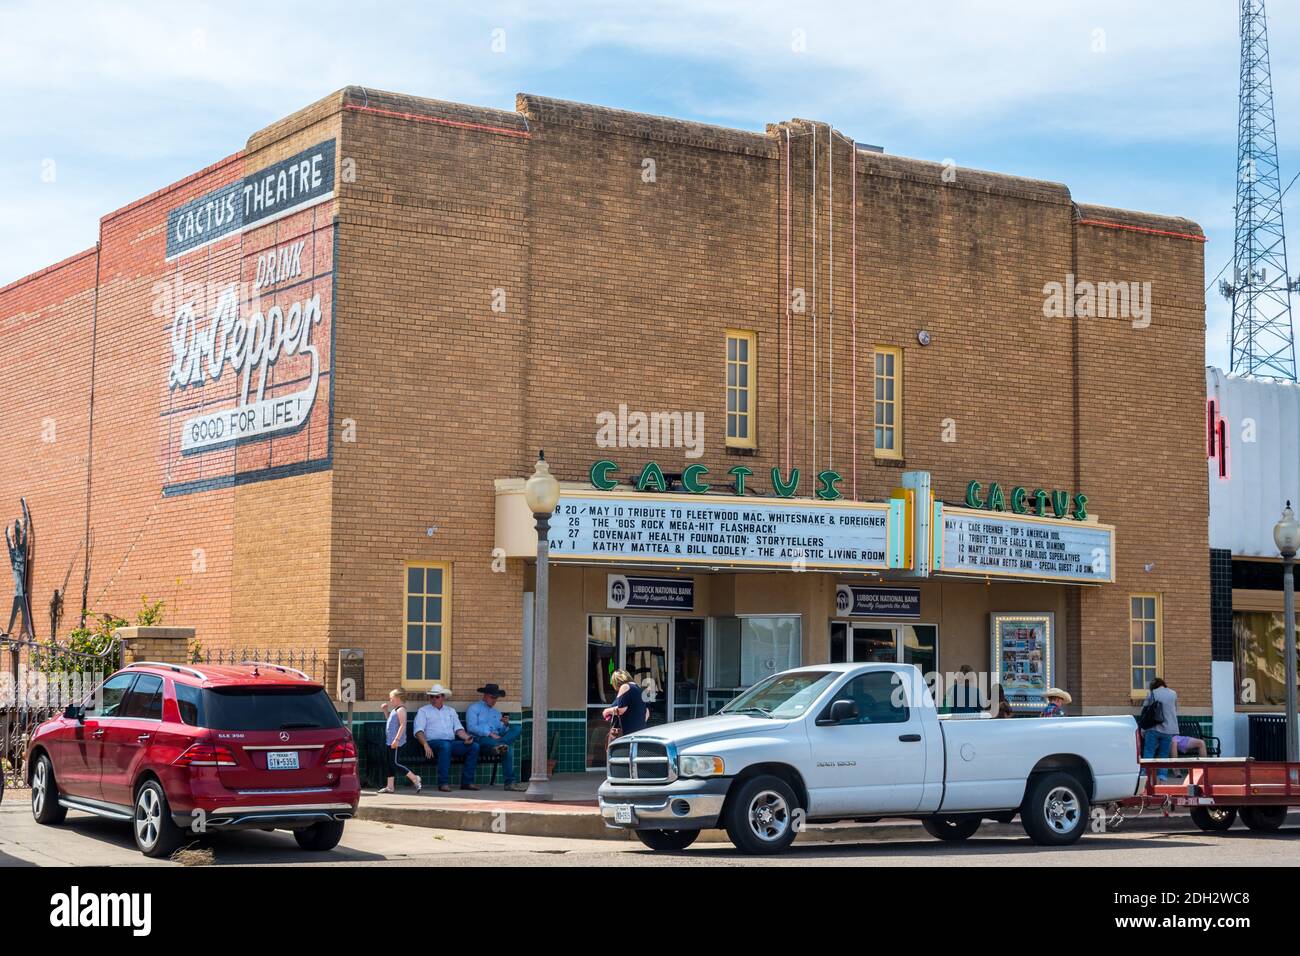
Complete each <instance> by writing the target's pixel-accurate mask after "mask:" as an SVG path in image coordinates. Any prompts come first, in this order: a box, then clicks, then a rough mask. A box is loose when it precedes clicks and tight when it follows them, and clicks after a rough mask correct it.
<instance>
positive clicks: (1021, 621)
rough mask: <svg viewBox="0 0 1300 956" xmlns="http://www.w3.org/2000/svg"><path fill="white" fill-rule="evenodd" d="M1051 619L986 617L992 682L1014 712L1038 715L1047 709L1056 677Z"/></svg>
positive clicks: (1046, 616)
mask: <svg viewBox="0 0 1300 956" xmlns="http://www.w3.org/2000/svg"><path fill="white" fill-rule="evenodd" d="M1053 617H1054V615H1052V614H1050V613H1044V614H1024V613H1002V612H995V613H993V614H991V615H989V630H990V632H991V636H992V639H993V669H994V675H993V677H994V683H997V684H1000V685H1001V687H1002V692H1003V693H1004V694H1006V697H1007V703H1009V704H1010V705H1011V709H1012V710H1013V711H1016V712H1030V711H1033V712H1037V711H1040V710H1042V709H1043V708H1044V707H1046V706H1047V689H1048V688H1049V687H1051V686H1052V680H1053V679H1054V676H1055V675H1054V673H1053V662H1052V623H1053Z"/></svg>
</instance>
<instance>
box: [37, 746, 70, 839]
mask: <svg viewBox="0 0 1300 956" xmlns="http://www.w3.org/2000/svg"><path fill="white" fill-rule="evenodd" d="M67 815H68V809H67V807H65V806H63V805H62V804H61V803H59V784H58V781H56V780H55V779H54V764H52V763H50V758H49V757H47V756H45V754H41V755H40V756H39V757H37V758H36V766H35V767H33V768H32V816H33V817H34V818H35V820H36V822H37V823H46V824H50V823H62V822H63V819H64V817H66V816H67Z"/></svg>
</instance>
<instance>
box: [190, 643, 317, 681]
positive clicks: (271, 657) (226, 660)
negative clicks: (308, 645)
mask: <svg viewBox="0 0 1300 956" xmlns="http://www.w3.org/2000/svg"><path fill="white" fill-rule="evenodd" d="M246 661H258V662H260V663H263V664H274V665H276V666H277V667H292V668H293V669H294V670H300V671H302V672H303V673H304V674H306V675H307V676H308V677H310V678H311V679H312V680H315V681H320V682H321V683H325V658H324V657H322V656H320V655H319V654H318V653H317V652H316V651H314V650H312V651H304V650H294V649H293V648H256V647H242V648H241V647H217V648H203V649H202V650H200V651H199V652H198V653H196V654H191V655H190V659H189V661H188V662H187V663H190V664H193V665H194V666H195V667H201V666H202V665H204V664H210V665H216V666H221V665H223V664H241V663H244V662H246Z"/></svg>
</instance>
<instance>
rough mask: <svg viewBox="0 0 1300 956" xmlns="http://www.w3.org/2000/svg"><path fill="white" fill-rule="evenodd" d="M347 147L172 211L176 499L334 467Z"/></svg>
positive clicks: (170, 392)
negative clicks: (341, 183)
mask: <svg viewBox="0 0 1300 956" xmlns="http://www.w3.org/2000/svg"><path fill="white" fill-rule="evenodd" d="M334 175H335V143H334V140H332V139H331V140H326V141H324V142H322V143H318V144H317V145H316V146H313V147H311V148H309V149H306V150H303V151H301V152H299V153H297V154H295V155H293V156H290V157H289V158H287V159H284V160H281V161H279V162H277V163H274V164H272V165H270V166H266V167H263V168H260V169H257V170H254V171H249V172H246V173H245V174H244V175H243V176H242V177H241V178H238V179H235V180H234V181H233V182H230V183H228V184H226V185H224V186H220V187H218V188H217V189H215V190H211V191H209V192H207V193H205V194H204V195H201V196H199V197H197V198H195V199H191V200H189V201H188V202H186V203H184V204H182V205H180V206H177V207H175V208H173V209H170V210H169V211H168V212H167V240H166V250H165V261H166V262H167V263H169V264H170V267H171V268H172V269H174V272H173V273H172V275H171V276H170V277H169V280H168V281H167V282H162V283H159V284H158V285H157V286H156V287H155V289H156V291H158V292H159V294H160V295H162V294H166V295H167V296H168V302H169V308H167V309H165V310H164V311H163V314H164V315H167V316H168V317H169V319H170V324H169V326H168V327H167V332H166V335H167V339H166V355H167V359H166V369H165V374H166V393H165V400H164V408H163V416H162V417H163V421H164V423H165V426H166V431H165V437H164V446H163V449H162V457H163V460H164V482H163V490H164V493H165V494H168V495H174V494H184V493H187V492H192V491H204V490H207V489H209V488H213V487H219V486H222V485H229V484H234V483H245V482H249V481H260V480H265V479H267V478H275V477H281V476H285V475H290V474H299V473H302V472H303V471H304V470H314V469H321V468H328V467H329V465H330V438H329V426H330V408H329V395H330V378H331V374H332V358H333V355H332V352H333V349H332V341H333V321H332V312H333V292H334V283H333V275H334V230H335V226H334V205H333V202H332V199H333V196H334Z"/></svg>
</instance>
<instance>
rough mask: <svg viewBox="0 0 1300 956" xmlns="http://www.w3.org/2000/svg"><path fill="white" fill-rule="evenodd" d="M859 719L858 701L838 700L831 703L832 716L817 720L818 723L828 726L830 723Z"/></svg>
mask: <svg viewBox="0 0 1300 956" xmlns="http://www.w3.org/2000/svg"><path fill="white" fill-rule="evenodd" d="M857 719H858V705H857V702H856V701H852V700H837V701H835V703H833V704H831V713H830V716H829V717H827V718H824V719H822V720H819V721H817V723H819V724H822V725H823V726H826V725H830V724H842V723H844V722H845V721H849V720H857Z"/></svg>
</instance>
